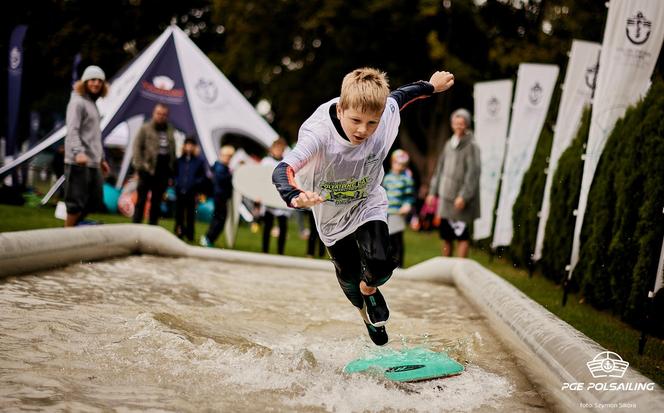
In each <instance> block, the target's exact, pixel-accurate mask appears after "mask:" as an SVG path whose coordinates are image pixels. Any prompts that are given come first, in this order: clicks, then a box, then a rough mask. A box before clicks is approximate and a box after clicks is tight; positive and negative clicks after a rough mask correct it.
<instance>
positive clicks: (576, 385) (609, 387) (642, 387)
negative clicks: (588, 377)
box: [562, 351, 655, 392]
mask: <svg viewBox="0 0 664 413" xmlns="http://www.w3.org/2000/svg"><path fill="white" fill-rule="evenodd" d="M586 366H587V367H588V370H589V371H590V374H592V376H593V378H595V379H598V378H604V377H615V378H619V379H621V378H622V377H623V376H624V375H625V372H626V371H627V368H628V367H629V362H627V361H625V360H623V359H622V357H620V356H619V355H618V354H617V353H614V352H612V351H602V352H601V353H599V354H598V355H596V356H595V357H594V358H593V359H592V360H590V361H589V362H587V363H586ZM562 390H571V391H584V390H594V391H600V392H604V391H654V390H655V383H653V382H651V381H649V382H622V383H616V382H609V383H607V382H601V381H600V382H590V383H583V382H572V383H567V382H565V383H563V386H562Z"/></svg>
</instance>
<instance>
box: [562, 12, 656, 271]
mask: <svg viewBox="0 0 664 413" xmlns="http://www.w3.org/2000/svg"><path fill="white" fill-rule="evenodd" d="M663 39H664V1H662V0H611V2H610V3H609V15H608V17H607V19H606V27H605V28H604V40H603V41H602V52H601V54H600V60H599V71H598V73H597V87H596V89H595V96H594V97H593V108H592V116H591V119H590V133H589V135H588V144H587V146H586V154H585V162H584V164H583V177H582V180H581V193H580V195H579V206H578V208H577V210H576V225H575V226H574V239H573V242H572V258H571V260H570V273H569V276H570V277H571V275H572V271H573V270H574V267H575V266H576V264H577V262H578V261H579V249H580V247H581V245H580V235H581V227H582V226H583V216H584V215H585V212H586V206H587V202H588V193H589V192H590V186H591V184H592V181H593V176H594V175H595V169H597V164H598V163H599V159H600V156H601V155H602V150H603V149H604V145H605V144H606V139H607V138H608V136H609V134H610V133H611V130H612V129H613V126H614V125H615V123H616V121H617V120H618V118H620V117H622V116H623V115H624V114H625V110H627V107H629V106H631V105H633V104H635V103H636V102H638V100H639V99H640V98H641V97H642V95H643V94H645V93H646V92H647V90H648V87H649V85H650V76H651V75H652V72H653V69H654V68H655V63H657V56H658V55H659V51H660V49H661V48H662V40H663Z"/></svg>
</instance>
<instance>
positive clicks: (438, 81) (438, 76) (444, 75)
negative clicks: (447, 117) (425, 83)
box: [429, 71, 454, 93]
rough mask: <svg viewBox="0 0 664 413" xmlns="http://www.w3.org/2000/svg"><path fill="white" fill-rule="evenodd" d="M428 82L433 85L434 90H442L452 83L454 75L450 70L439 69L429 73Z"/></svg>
mask: <svg viewBox="0 0 664 413" xmlns="http://www.w3.org/2000/svg"><path fill="white" fill-rule="evenodd" d="M429 83H431V84H432V85H433V88H434V91H435V92H436V93H438V92H444V91H446V90H447V89H449V88H451V87H452V85H453V84H454V75H453V74H452V73H450V72H445V71H439V72H435V73H434V74H433V75H431V79H430V80H429Z"/></svg>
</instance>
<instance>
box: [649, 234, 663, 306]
mask: <svg viewBox="0 0 664 413" xmlns="http://www.w3.org/2000/svg"><path fill="white" fill-rule="evenodd" d="M662 287H664V239H662V251H661V252H660V253H659V265H658V266H657V275H655V287H654V288H653V289H652V291H651V294H652V296H653V297H654V296H655V295H656V294H657V291H659V290H660V289H661V288H662Z"/></svg>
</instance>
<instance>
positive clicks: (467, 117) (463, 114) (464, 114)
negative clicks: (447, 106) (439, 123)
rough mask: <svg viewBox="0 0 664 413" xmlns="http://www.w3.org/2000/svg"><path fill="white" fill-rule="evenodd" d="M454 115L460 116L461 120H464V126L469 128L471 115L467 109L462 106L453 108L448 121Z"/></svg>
mask: <svg viewBox="0 0 664 413" xmlns="http://www.w3.org/2000/svg"><path fill="white" fill-rule="evenodd" d="M456 116H460V117H462V118H463V120H465V121H466V127H467V128H470V126H471V123H470V122H471V116H470V112H468V110H466V109H464V108H459V109H457V110H455V111H454V112H452V116H450V122H451V121H452V119H454V117H456Z"/></svg>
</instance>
